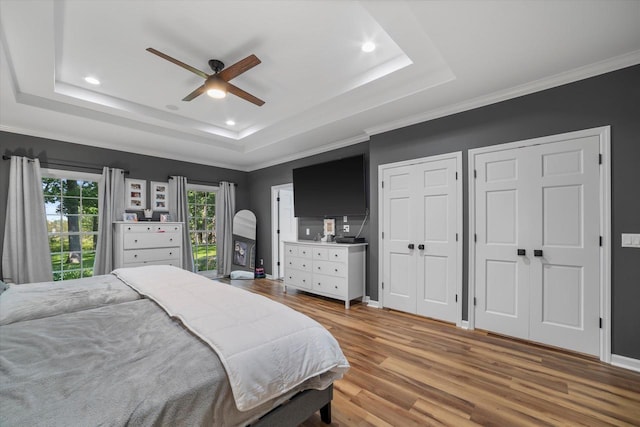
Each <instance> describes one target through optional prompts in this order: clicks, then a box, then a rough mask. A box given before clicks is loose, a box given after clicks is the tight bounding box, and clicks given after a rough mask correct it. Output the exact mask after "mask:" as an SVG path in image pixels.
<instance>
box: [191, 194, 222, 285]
mask: <svg viewBox="0 0 640 427" xmlns="http://www.w3.org/2000/svg"><path fill="white" fill-rule="evenodd" d="M187 189H188V199H189V200H188V203H189V232H190V235H191V248H192V250H193V261H194V265H195V268H196V269H195V271H196V272H209V273H210V274H213V275H215V274H216V271H217V269H218V262H217V257H216V256H217V253H216V248H217V240H216V194H217V190H218V189H217V187H210V186H204V185H195V184H188V185H187Z"/></svg>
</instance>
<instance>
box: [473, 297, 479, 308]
mask: <svg viewBox="0 0 640 427" xmlns="http://www.w3.org/2000/svg"><path fill="white" fill-rule="evenodd" d="M473 305H474V306H476V305H478V301H477V300H476V297H473Z"/></svg>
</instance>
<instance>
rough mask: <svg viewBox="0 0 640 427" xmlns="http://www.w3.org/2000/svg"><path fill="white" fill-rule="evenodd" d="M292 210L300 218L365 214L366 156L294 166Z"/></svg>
mask: <svg viewBox="0 0 640 427" xmlns="http://www.w3.org/2000/svg"><path fill="white" fill-rule="evenodd" d="M293 210H294V213H295V216H297V217H332V216H333V217H335V216H344V215H364V214H365V213H366V210H367V183H366V176H365V163H364V155H360V156H355V157H347V158H344V159H339V160H334V161H331V162H327V163H319V164H316V165H312V166H307V167H303V168H298V169H294V170H293Z"/></svg>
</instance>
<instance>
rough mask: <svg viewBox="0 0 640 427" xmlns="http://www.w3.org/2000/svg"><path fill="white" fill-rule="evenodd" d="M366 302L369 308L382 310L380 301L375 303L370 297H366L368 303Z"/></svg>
mask: <svg viewBox="0 0 640 427" xmlns="http://www.w3.org/2000/svg"><path fill="white" fill-rule="evenodd" d="M365 302H366V304H367V305H368V306H369V307H373V308H380V303H379V302H378V301H374V300H372V299H370V298H369V297H366V301H365Z"/></svg>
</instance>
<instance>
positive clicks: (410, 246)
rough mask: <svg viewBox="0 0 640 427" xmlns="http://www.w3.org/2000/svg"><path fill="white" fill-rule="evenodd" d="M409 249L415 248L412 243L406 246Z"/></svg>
mask: <svg viewBox="0 0 640 427" xmlns="http://www.w3.org/2000/svg"><path fill="white" fill-rule="evenodd" d="M407 247H408V248H409V249H413V248H415V245H414V244H413V243H409V246H407Z"/></svg>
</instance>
